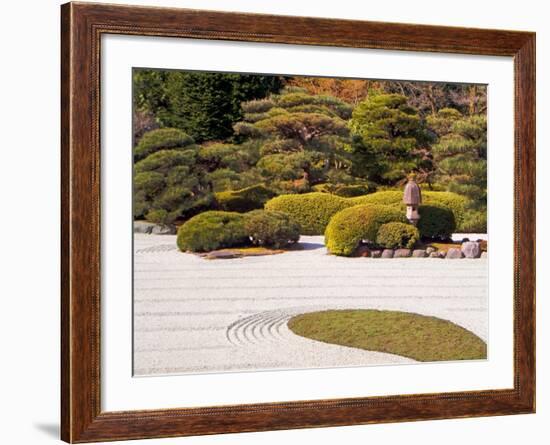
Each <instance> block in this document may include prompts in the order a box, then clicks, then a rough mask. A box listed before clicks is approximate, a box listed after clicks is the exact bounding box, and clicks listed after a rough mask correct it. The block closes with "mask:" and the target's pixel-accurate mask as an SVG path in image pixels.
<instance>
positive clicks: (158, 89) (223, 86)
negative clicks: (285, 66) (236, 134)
mask: <svg viewBox="0 0 550 445" xmlns="http://www.w3.org/2000/svg"><path fill="white" fill-rule="evenodd" d="M133 80H134V100H135V104H136V106H137V107H138V108H139V109H142V110H146V111H150V112H152V113H154V115H155V116H156V118H157V120H158V121H159V123H160V124H161V126H163V127H174V128H179V129H181V130H183V131H185V132H186V133H188V134H189V135H191V136H192V137H193V138H194V139H195V140H196V141H198V142H203V141H208V140H220V139H224V138H227V137H230V136H231V135H232V126H233V124H234V123H235V122H237V121H238V120H239V119H240V118H241V117H242V114H241V108H240V107H241V102H243V101H247V100H250V99H255V98H262V97H265V96H266V95H267V94H268V93H270V92H277V91H279V89H280V88H281V86H282V82H283V80H282V78H281V77H279V76H260V75H253V74H229V73H197V72H184V71H157V70H148V69H136V70H134V74H133Z"/></svg>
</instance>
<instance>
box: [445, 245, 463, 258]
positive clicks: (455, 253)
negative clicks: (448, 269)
mask: <svg viewBox="0 0 550 445" xmlns="http://www.w3.org/2000/svg"><path fill="white" fill-rule="evenodd" d="M463 256H464V254H463V253H462V251H461V250H460V249H457V248H455V247H452V248H450V249H449V250H448V251H447V256H446V257H445V258H447V259H449V260H457V259H460V258H462V257H463Z"/></svg>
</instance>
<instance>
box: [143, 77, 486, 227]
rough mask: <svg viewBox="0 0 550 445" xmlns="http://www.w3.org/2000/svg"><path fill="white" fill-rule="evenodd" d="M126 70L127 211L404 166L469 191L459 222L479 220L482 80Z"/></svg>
mask: <svg viewBox="0 0 550 445" xmlns="http://www.w3.org/2000/svg"><path fill="white" fill-rule="evenodd" d="M133 78H134V104H135V106H134V140H135V147H134V161H135V165H134V170H135V173H134V175H135V179H134V189H135V190H134V191H135V193H134V201H135V202H134V210H135V217H136V218H143V217H145V218H147V219H150V220H152V221H157V222H162V223H171V222H173V221H176V220H186V219H188V218H189V217H191V216H193V215H194V214H196V213H199V212H201V211H203V210H205V209H223V208H226V207H228V206H229V207H231V208H236V209H237V211H240V210H238V209H239V208H247V209H254V208H258V207H259V206H260V207H261V205H262V203H263V202H264V201H265V199H266V197H271V196H273V195H278V194H288V193H306V192H311V191H315V192H325V193H327V192H328V193H332V194H340V195H341V196H359V195H366V194H368V193H371V192H373V191H375V190H376V189H377V188H378V189H389V190H391V189H400V187H401V185H402V182H403V181H404V179H405V178H406V177H407V175H408V174H409V173H411V172H414V173H415V174H416V177H417V180H418V181H419V182H421V183H425V186H424V190H440V191H441V190H447V191H452V192H456V193H458V194H460V195H462V196H464V197H466V198H467V199H468V203H469V204H468V208H467V212H466V215H465V217H464V219H463V221H462V222H460V225H461V227H459V230H460V229H463V230H465V229H469V230H472V231H481V230H484V227H485V224H486V217H485V213H486V200H487V196H486V194H487V192H486V190H487V180H486V175H487V153H486V151H487V138H486V129H487V122H486V113H485V111H486V104H487V102H486V87H485V86H484V85H461V84H446V83H430V82H408V81H384V80H376V81H372V80H364V79H334V78H318V77H315V78H313V77H283V76H269V75H268V76H264V75H248V74H245V75H241V74H230V73H198V72H179V71H162V70H148V69H143V70H141V69H136V70H134V74H133ZM258 191H261V193H259V192H258ZM256 195H258V196H256ZM249 198H250V199H249ZM249 201H250V202H249ZM235 203H237V204H235Z"/></svg>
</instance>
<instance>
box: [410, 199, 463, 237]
mask: <svg viewBox="0 0 550 445" xmlns="http://www.w3.org/2000/svg"><path fill="white" fill-rule="evenodd" d="M418 213H419V214H420V219H419V220H418V230H419V231H420V236H422V238H430V239H440V240H444V239H448V238H450V237H451V235H452V234H453V232H454V231H455V230H456V221H455V216H454V213H453V212H452V211H451V210H450V209H449V208H447V207H445V206H441V205H421V206H420V207H419V208H418Z"/></svg>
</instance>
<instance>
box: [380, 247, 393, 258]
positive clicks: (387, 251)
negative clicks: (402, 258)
mask: <svg viewBox="0 0 550 445" xmlns="http://www.w3.org/2000/svg"><path fill="white" fill-rule="evenodd" d="M382 258H393V250H392V249H384V250H383V251H382Z"/></svg>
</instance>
